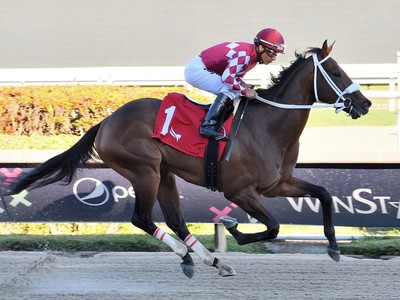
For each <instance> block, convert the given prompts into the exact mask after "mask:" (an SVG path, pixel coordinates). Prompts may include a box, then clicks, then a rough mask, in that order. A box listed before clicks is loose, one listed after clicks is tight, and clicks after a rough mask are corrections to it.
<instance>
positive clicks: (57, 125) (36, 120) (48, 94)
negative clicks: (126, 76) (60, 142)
mask: <svg viewBox="0 0 400 300" xmlns="http://www.w3.org/2000/svg"><path fill="white" fill-rule="evenodd" d="M172 91H174V92H181V93H185V94H188V93H189V92H188V91H187V90H186V89H185V88H184V87H138V86H103V85H96V86H26V87H23V86H22V87H0V134H14V135H28V136H30V135H32V134H42V135H53V134H74V135H82V134H83V133H84V132H85V131H86V130H87V129H89V128H90V127H92V126H93V125H95V124H97V123H98V122H99V121H101V120H103V119H104V118H105V117H107V116H108V115H109V114H110V113H112V112H113V111H114V110H115V109H117V108H118V107H120V106H122V105H123V104H125V103H127V102H129V101H131V100H135V99H139V98H145V97H153V98H160V99H162V98H163V97H164V96H165V95H166V94H167V93H169V92H172Z"/></svg>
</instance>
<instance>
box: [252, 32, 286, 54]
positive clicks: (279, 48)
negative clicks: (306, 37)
mask: <svg viewBox="0 0 400 300" xmlns="http://www.w3.org/2000/svg"><path fill="white" fill-rule="evenodd" d="M254 44H256V45H260V44H261V45H264V46H265V47H267V48H269V49H271V50H273V51H275V52H276V53H285V48H286V46H285V39H284V38H283V36H282V34H281V33H280V32H279V31H278V30H276V29H274V28H266V29H263V30H261V31H260V32H259V33H257V35H256V37H255V38H254Z"/></svg>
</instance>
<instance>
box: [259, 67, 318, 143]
mask: <svg viewBox="0 0 400 300" xmlns="http://www.w3.org/2000/svg"><path fill="white" fill-rule="evenodd" d="M311 72H312V71H310V70H308V69H302V70H301V69H298V70H296V71H295V72H294V73H293V74H292V75H291V77H290V78H287V80H286V81H285V82H284V83H282V84H281V85H280V86H279V87H277V88H273V89H271V90H264V93H262V94H260V96H261V97H263V98H264V97H265V98H266V99H268V100H272V101H275V102H278V103H285V104H296V105H309V104H312V103H313V102H314V96H313V93H312V91H313V83H312V76H311V75H310V76H307V75H304V74H311ZM304 78H309V80H304ZM252 111H253V113H254V116H253V115H252V118H253V120H254V121H253V122H254V125H255V126H257V127H260V126H261V127H264V130H265V131H266V132H273V130H276V131H279V132H277V133H276V138H277V139H280V141H281V144H282V145H281V146H284V147H285V146H288V145H290V144H293V143H297V142H298V140H299V138H300V135H301V133H302V131H303V129H304V127H305V125H306V123H307V120H308V117H309V113H310V110H309V109H282V108H275V107H272V106H270V105H268V104H261V103H257V105H255V107H254V109H252ZM261 132H262V131H261ZM283 144H284V145H283Z"/></svg>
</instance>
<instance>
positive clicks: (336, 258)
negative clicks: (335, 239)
mask: <svg viewBox="0 0 400 300" xmlns="http://www.w3.org/2000/svg"><path fill="white" fill-rule="evenodd" d="M328 255H329V256H330V257H331V258H332V259H333V260H334V261H339V260H340V251H339V250H335V249H332V248H331V247H328Z"/></svg>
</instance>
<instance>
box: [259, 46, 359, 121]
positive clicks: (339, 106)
mask: <svg viewBox="0 0 400 300" xmlns="http://www.w3.org/2000/svg"><path fill="white" fill-rule="evenodd" d="M312 57H313V60H314V95H315V99H316V101H317V102H320V103H321V102H322V101H321V100H319V97H318V86H317V73H318V70H319V71H320V72H321V74H322V76H323V77H324V79H325V80H326V82H327V83H328V84H329V86H330V87H331V88H332V90H333V91H334V92H335V93H336V95H337V96H338V98H337V99H336V102H335V103H332V104H326V103H325V104H318V105H305V104H304V105H301V104H284V103H277V102H274V101H271V100H268V99H264V98H262V97H260V96H256V98H255V99H257V100H258V101H261V102H263V103H266V104H269V105H272V106H275V107H279V108H284V109H310V108H331V107H332V108H335V109H336V110H335V112H336V113H339V112H341V111H342V110H343V109H345V108H349V107H352V103H351V99H349V98H345V97H344V96H345V95H346V94H351V93H354V92H356V91H358V90H360V85H359V84H358V83H355V82H353V83H351V84H350V85H349V86H348V87H347V88H345V89H344V90H343V91H342V90H340V88H339V87H338V86H337V85H336V84H335V82H333V80H332V79H331V78H330V77H329V75H328V73H327V72H326V71H325V69H324V67H323V66H322V64H323V63H324V62H325V61H326V60H328V59H329V58H330V55H329V54H328V55H327V56H326V57H325V58H324V59H322V60H320V61H319V60H318V56H317V54H316V53H313V54H312Z"/></svg>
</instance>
